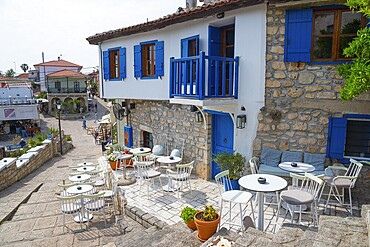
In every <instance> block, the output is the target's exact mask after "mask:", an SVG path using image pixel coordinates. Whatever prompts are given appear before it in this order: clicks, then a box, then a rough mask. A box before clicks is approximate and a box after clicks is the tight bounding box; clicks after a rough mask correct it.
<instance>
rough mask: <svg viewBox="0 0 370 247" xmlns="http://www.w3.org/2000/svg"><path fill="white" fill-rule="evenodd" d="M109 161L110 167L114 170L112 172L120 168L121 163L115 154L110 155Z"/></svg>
mask: <svg viewBox="0 0 370 247" xmlns="http://www.w3.org/2000/svg"><path fill="white" fill-rule="evenodd" d="M108 161H109V164H110V167H111V168H112V170H116V169H117V168H119V165H120V161H118V162H117V155H116V154H114V153H111V154H109V155H108Z"/></svg>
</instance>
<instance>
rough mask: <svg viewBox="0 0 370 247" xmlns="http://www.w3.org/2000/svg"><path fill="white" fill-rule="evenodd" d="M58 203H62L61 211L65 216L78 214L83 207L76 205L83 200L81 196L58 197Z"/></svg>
mask: <svg viewBox="0 0 370 247" xmlns="http://www.w3.org/2000/svg"><path fill="white" fill-rule="evenodd" d="M57 199H58V201H60V209H61V211H62V213H64V214H72V213H77V212H78V211H79V210H80V209H81V206H79V204H76V202H78V201H79V200H80V199H81V195H75V196H57Z"/></svg>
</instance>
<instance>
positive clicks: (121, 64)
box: [119, 48, 126, 79]
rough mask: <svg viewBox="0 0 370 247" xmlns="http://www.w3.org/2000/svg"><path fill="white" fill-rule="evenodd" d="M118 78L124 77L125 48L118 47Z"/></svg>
mask: <svg viewBox="0 0 370 247" xmlns="http://www.w3.org/2000/svg"><path fill="white" fill-rule="evenodd" d="M119 67H120V68H119V71H120V78H121V79H123V78H126V48H119Z"/></svg>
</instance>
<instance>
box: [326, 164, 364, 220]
mask: <svg viewBox="0 0 370 247" xmlns="http://www.w3.org/2000/svg"><path fill="white" fill-rule="evenodd" d="M350 162H351V163H350V165H349V167H348V168H346V167H343V166H329V167H328V168H326V169H325V174H328V173H330V174H332V173H334V174H335V172H334V171H335V170H336V171H343V172H345V174H344V176H341V175H338V176H335V177H330V176H326V177H324V181H325V184H326V185H328V186H329V187H330V189H329V194H328V199H327V201H326V204H325V211H326V208H327V207H328V205H329V200H330V197H331V195H333V196H334V198H335V199H337V201H338V202H339V203H340V204H341V205H342V206H349V207H350V213H351V215H352V192H351V189H352V188H353V187H354V186H355V183H356V180H357V178H358V175H359V174H360V171H361V169H362V166H363V165H362V163H360V162H358V161H357V160H354V159H350ZM329 170H331V171H332V172H329ZM340 189H341V193H340ZM344 189H348V199H349V204H346V203H345V202H344Z"/></svg>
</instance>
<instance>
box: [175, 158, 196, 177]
mask: <svg viewBox="0 0 370 247" xmlns="http://www.w3.org/2000/svg"><path fill="white" fill-rule="evenodd" d="M193 168H194V161H192V162H190V163H187V164H178V165H176V169H177V173H178V174H189V175H190V174H191V171H192V170H193Z"/></svg>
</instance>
